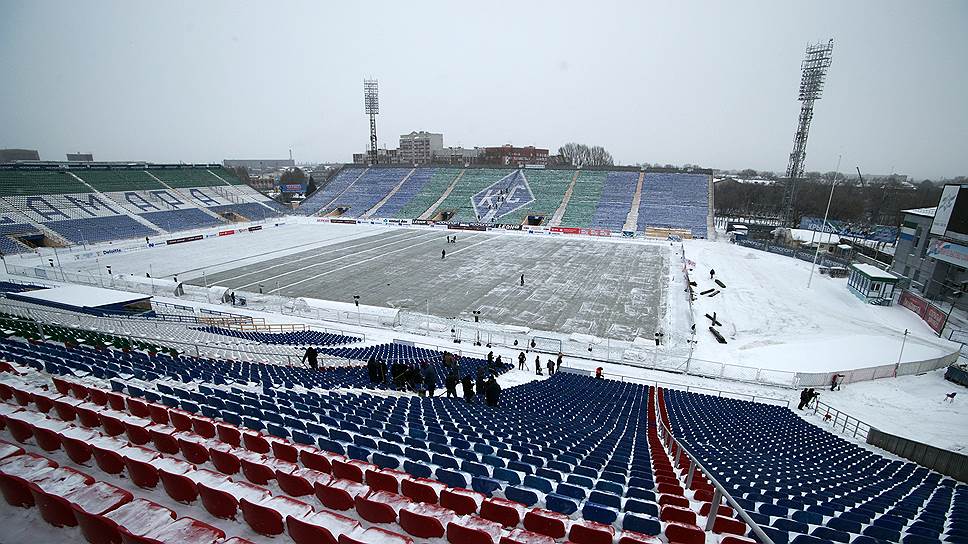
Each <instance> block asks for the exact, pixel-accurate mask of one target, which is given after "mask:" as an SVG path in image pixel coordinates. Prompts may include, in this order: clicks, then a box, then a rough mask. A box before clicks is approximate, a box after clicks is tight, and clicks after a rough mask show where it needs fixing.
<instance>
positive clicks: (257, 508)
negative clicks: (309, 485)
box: [239, 496, 313, 536]
mask: <svg viewBox="0 0 968 544" xmlns="http://www.w3.org/2000/svg"><path fill="white" fill-rule="evenodd" d="M239 507H240V508H241V509H242V517H243V518H245V522H246V523H248V524H249V527H251V528H252V530H253V531H255V532H257V533H259V534H260V535H266V536H274V535H279V534H282V533H283V532H285V530H286V518H287V517H289V516H291V517H294V518H297V519H301V518H305V517H306V516H307V515H309V514H311V513H312V512H313V507H312V506H309V505H308V504H306V503H304V502H301V501H297V500H296V499H293V498H290V497H285V496H280V497H265V498H263V499H262V500H260V501H250V500H249V499H247V498H245V497H243V498H242V499H241V500H240V501H239Z"/></svg>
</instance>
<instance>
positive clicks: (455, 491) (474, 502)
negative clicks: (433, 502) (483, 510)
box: [440, 487, 484, 516]
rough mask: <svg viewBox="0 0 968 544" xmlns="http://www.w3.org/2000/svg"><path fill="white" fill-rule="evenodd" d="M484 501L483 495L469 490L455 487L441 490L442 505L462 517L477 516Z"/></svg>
mask: <svg viewBox="0 0 968 544" xmlns="http://www.w3.org/2000/svg"><path fill="white" fill-rule="evenodd" d="M482 500H484V495H483V494H481V493H478V492H476V491H471V490H469V489H463V488H459V487H455V488H448V489H441V490H440V505H441V506H443V507H444V508H446V509H448V510H453V511H454V512H455V513H456V514H458V515H461V516H466V515H467V514H476V513H477V511H478V509H479V508H480V507H479V506H478V505H479V504H480V503H481V501H482Z"/></svg>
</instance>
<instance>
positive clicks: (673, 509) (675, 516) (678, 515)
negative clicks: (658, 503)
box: [659, 506, 696, 525]
mask: <svg viewBox="0 0 968 544" xmlns="http://www.w3.org/2000/svg"><path fill="white" fill-rule="evenodd" d="M659 519H660V520H662V521H678V522H679V523H685V524H687V525H695V524H696V513H695V512H693V511H692V510H689V509H688V508H679V507H678V506H663V507H662V510H660V511H659Z"/></svg>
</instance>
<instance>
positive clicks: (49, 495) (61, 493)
mask: <svg viewBox="0 0 968 544" xmlns="http://www.w3.org/2000/svg"><path fill="white" fill-rule="evenodd" d="M93 483H94V478H92V477H90V476H88V475H87V474H84V473H81V472H78V471H76V470H74V469H72V468H70V467H59V468H56V469H54V470H53V471H51V472H50V473H48V474H46V475H45V476H43V477H41V478H36V479H34V480H33V481H31V482H29V483H28V484H27V488H28V489H30V494H31V495H32V496H33V497H34V504H36V505H37V509H38V510H40V516H41V517H42V518H44V521H46V522H47V523H49V524H51V525H53V526H54V527H76V526H77V519H75V518H74V511H73V510H72V509H71V505H70V503H69V502H68V501H67V499H66V498H64V497H65V495H69V494H70V493H72V492H74V491H76V490H78V489H80V488H83V487H85V486H89V485H91V484H93Z"/></svg>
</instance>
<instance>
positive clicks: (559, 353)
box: [555, 351, 562, 372]
mask: <svg viewBox="0 0 968 544" xmlns="http://www.w3.org/2000/svg"><path fill="white" fill-rule="evenodd" d="M561 358H562V357H561V352H560V351H559V352H558V362H557V364H556V365H555V372H558V371H559V370H561Z"/></svg>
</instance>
